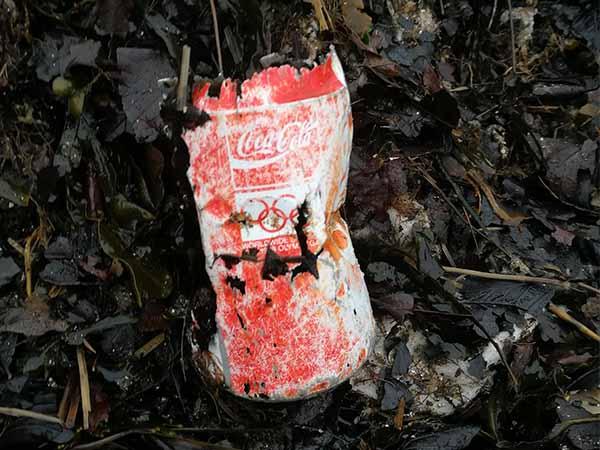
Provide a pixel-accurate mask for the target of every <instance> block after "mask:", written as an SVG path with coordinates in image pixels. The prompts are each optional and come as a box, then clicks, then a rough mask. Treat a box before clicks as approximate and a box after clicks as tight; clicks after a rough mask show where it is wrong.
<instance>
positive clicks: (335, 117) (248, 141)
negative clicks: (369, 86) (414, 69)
mask: <svg viewBox="0 0 600 450" xmlns="http://www.w3.org/2000/svg"><path fill="white" fill-rule="evenodd" d="M208 90H209V86H208V85H204V86H203V87H201V88H200V89H197V90H196V91H195V92H194V95H193V100H194V105H195V106H196V107H197V108H198V109H202V110H204V111H206V112H207V113H208V114H209V116H210V118H211V120H210V121H209V122H207V123H206V124H205V125H204V126H202V127H199V128H197V129H196V130H194V131H190V132H188V133H186V135H185V136H184V138H185V140H186V142H187V144H188V147H189V150H190V161H191V164H190V170H189V174H188V175H189V178H190V181H191V183H192V186H193V188H194V195H195V199H196V204H197V205H198V213H199V214H198V215H199V220H200V227H201V231H202V242H203V247H204V251H205V254H206V258H207V271H208V273H209V276H210V278H211V282H212V284H213V287H214V289H215V292H216V294H217V312H216V320H217V326H218V334H217V336H215V340H214V342H213V345H212V347H211V352H213V353H212V354H213V359H214V360H213V361H212V362H211V363H213V366H214V365H216V366H217V367H218V368H219V369H220V370H219V372H221V371H222V373H223V379H224V382H225V385H226V386H227V387H228V388H229V389H230V390H231V391H232V392H233V393H235V394H237V395H240V396H245V397H250V398H257V397H258V396H260V398H263V399H270V400H287V399H295V398H299V397H302V396H307V395H311V394H314V393H316V392H319V391H321V390H324V389H327V388H329V387H331V386H334V385H336V384H337V383H339V382H340V381H342V380H343V379H345V378H347V377H348V376H349V375H350V374H351V373H352V371H354V370H356V369H357V368H358V367H359V366H360V364H361V363H362V362H363V361H364V359H365V357H366V355H367V354H368V351H369V348H370V345H371V341H372V335H373V320H372V315H371V309H370V305H369V299H368V294H367V292H366V288H365V285H364V281H363V276H362V272H361V271H360V268H359V267H358V263H357V262H356V258H355V256H354V250H353V249H352V243H351V242H350V238H349V236H348V232H347V227H346V225H345V223H344V222H343V220H342V219H341V217H340V215H339V213H338V212H337V211H338V209H339V208H340V207H341V205H342V204H343V201H344V197H345V188H346V180H347V172H348V159H349V152H350V148H351V146H350V144H351V136H352V118H351V114H350V105H349V97H348V92H347V89H346V86H345V81H344V79H343V75H342V74H341V67H340V66H339V62H338V61H337V57H336V56H335V55H334V54H333V55H332V56H330V57H329V58H328V59H327V61H326V62H325V63H324V64H322V65H320V66H317V67H316V68H314V69H312V70H310V71H309V70H302V71H301V73H300V74H298V72H297V71H296V69H294V68H292V67H288V66H285V67H280V68H272V69H267V70H265V71H263V72H261V73H259V74H257V75H255V76H254V77H252V79H250V80H248V81H246V82H244V83H243V84H242V89H241V91H242V96H241V97H237V95H236V92H237V88H236V85H235V83H234V82H231V81H229V80H226V81H225V82H223V84H222V85H221V92H220V96H219V97H216V98H213V97H209V96H208ZM304 203H306V205H307V207H308V211H309V214H308V223H307V225H306V226H305V227H304V233H305V235H306V237H307V239H308V247H309V250H310V251H311V252H313V253H315V254H317V253H319V252H320V253H319V257H318V261H317V268H318V273H319V278H315V276H314V275H313V274H312V273H310V272H302V273H299V274H297V275H296V276H294V277H293V279H292V270H293V269H294V268H295V267H297V266H298V262H297V259H298V257H301V256H302V255H301V249H300V245H299V241H298V236H297V234H296V230H295V225H296V224H297V223H298V215H299V211H300V209H299V207H300V206H301V205H302V204H304ZM236 218H239V219H236ZM267 248H270V249H271V251H274V252H275V253H277V255H279V257H283V258H285V257H288V258H289V257H295V258H296V259H294V260H292V261H290V262H288V263H286V265H287V268H288V269H289V271H288V273H286V274H284V275H279V276H274V277H273V279H272V280H270V279H266V278H265V277H263V266H264V260H265V257H266V252H267ZM251 250H253V251H257V261H251V260H248V259H244V258H241V260H240V262H239V263H237V264H235V265H234V266H233V267H231V268H230V269H228V268H227V267H226V264H225V261H224V260H223V259H222V258H219V255H238V256H241V255H242V253H243V252H244V251H251ZM234 278H236V279H237V280H239V281H241V282H243V283H245V284H244V289H243V290H244V292H243V293H242V292H240V289H239V288H238V287H236V284H234V283H232V284H231V285H230V284H228V282H227V280H228V279H234ZM205 359H206V358H197V360H198V361H205ZM221 369H222V370H221Z"/></svg>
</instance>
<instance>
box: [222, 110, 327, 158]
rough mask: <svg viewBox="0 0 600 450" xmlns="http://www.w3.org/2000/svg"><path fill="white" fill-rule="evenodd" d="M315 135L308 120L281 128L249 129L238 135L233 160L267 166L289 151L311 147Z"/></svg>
mask: <svg viewBox="0 0 600 450" xmlns="http://www.w3.org/2000/svg"><path fill="white" fill-rule="evenodd" d="M315 133H316V126H315V125H314V124H313V123H311V122H310V121H308V120H306V121H295V122H288V123H286V124H285V125H284V126H283V127H281V128H274V127H272V126H270V127H264V126H263V127H255V128H251V129H248V130H246V131H244V132H243V133H241V134H240V136H239V138H238V140H237V143H235V145H234V147H233V152H234V155H233V158H234V159H235V160H238V161H240V162H242V161H244V162H248V163H252V162H255V163H258V164H259V165H264V164H268V163H270V162H272V160H274V159H278V158H279V157H281V156H283V155H284V154H285V153H287V152H289V151H290V150H294V149H299V148H303V147H307V146H309V145H311V143H313V142H314V140H315ZM251 165H252V166H254V165H256V164H251Z"/></svg>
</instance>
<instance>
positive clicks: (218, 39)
mask: <svg viewBox="0 0 600 450" xmlns="http://www.w3.org/2000/svg"><path fill="white" fill-rule="evenodd" d="M210 12H211V14H212V20H213V27H214V29H215V43H216V45H217V61H218V63H219V76H223V55H222V54H221V37H220V36H219V20H218V18H217V7H216V5H215V0H210Z"/></svg>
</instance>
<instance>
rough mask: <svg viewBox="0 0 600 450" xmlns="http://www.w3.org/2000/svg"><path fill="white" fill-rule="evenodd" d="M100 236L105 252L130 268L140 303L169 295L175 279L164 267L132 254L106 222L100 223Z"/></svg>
mask: <svg viewBox="0 0 600 450" xmlns="http://www.w3.org/2000/svg"><path fill="white" fill-rule="evenodd" d="M98 236H99V240H100V245H101V246H102V250H104V253H106V254H107V255H108V256H110V257H111V258H114V259H116V260H118V261H119V262H121V263H123V264H124V265H125V267H127V269H128V270H129V273H130V274H131V278H132V280H133V285H134V288H135V293H136V296H137V300H138V304H140V305H141V304H142V299H143V300H147V299H155V298H159V299H163V298H166V297H168V296H169V294H170V293H171V291H172V289H173V280H172V279H171V275H169V273H168V272H167V271H166V270H165V269H164V268H162V267H160V266H159V265H157V264H154V263H153V262H151V261H150V260H149V258H139V257H137V256H135V255H134V254H132V253H131V251H130V250H129V249H127V248H125V246H124V245H123V242H122V241H121V239H120V238H119V236H118V235H117V234H116V233H115V232H114V231H113V229H112V227H111V226H110V225H108V224H106V223H99V224H98Z"/></svg>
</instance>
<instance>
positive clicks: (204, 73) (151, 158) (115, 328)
mask: <svg viewBox="0 0 600 450" xmlns="http://www.w3.org/2000/svg"><path fill="white" fill-rule="evenodd" d="M215 3H216V12H217V16H218V20H219V35H220V37H221V48H222V55H223V73H224V74H225V75H226V76H228V77H234V78H245V77H247V76H249V75H251V74H252V73H254V72H256V71H258V70H260V69H261V68H263V67H265V66H268V65H272V64H283V63H289V64H293V65H295V66H297V67H302V66H308V65H310V64H311V63H312V62H314V61H315V60H317V61H318V60H319V59H320V58H321V57H322V55H323V54H325V52H326V51H327V49H328V48H329V46H330V45H332V44H334V45H335V47H336V50H337V52H338V55H339V56H340V59H341V61H342V64H343V65H344V69H345V71H346V75H347V79H348V83H349V89H350V92H351V98H352V102H353V114H354V123H355V137H354V149H353V155H352V160H351V168H350V178H349V188H348V199H347V202H346V206H345V208H344V215H345V218H346V220H347V221H348V223H349V225H350V228H351V231H352V236H353V241H354V244H355V247H356V250H357V254H358V257H359V260H360V263H361V267H362V269H363V272H365V276H366V279H367V284H368V286H369V292H370V294H371V298H372V303H373V306H374V309H375V312H376V316H377V320H378V323H379V324H382V325H381V327H380V328H381V329H382V330H383V331H382V332H381V335H382V336H381V340H382V347H381V349H382V352H383V353H382V354H383V355H384V357H383V359H379V360H377V361H373V364H372V370H373V371H374V372H372V373H374V375H372V377H371V381H372V384H373V385H374V386H375V388H376V390H375V397H376V398H375V397H373V396H370V397H369V396H366V395H364V393H361V392H360V391H359V390H358V389H356V386H354V387H353V386H351V385H350V384H349V383H346V384H344V385H342V386H340V387H339V388H338V389H336V390H334V391H332V392H329V393H327V394H324V395H321V396H319V397H315V398H313V399H310V400H306V401H303V402H296V403H290V404H282V405H273V404H263V403H253V402H247V401H243V400H240V399H236V398H233V397H232V396H230V395H228V394H227V393H226V392H223V391H221V390H219V389H218V388H217V387H215V386H212V385H211V384H210V383H209V382H208V381H207V380H206V379H205V378H204V377H203V376H202V375H201V374H199V373H198V372H197V371H196V369H195V368H194V366H193V364H192V355H191V351H190V347H189V337H190V336H188V331H187V330H188V329H189V325H190V322H191V316H190V313H191V312H192V311H194V317H195V318H196V320H197V321H198V324H199V326H200V329H199V331H198V334H197V336H195V338H196V339H198V340H199V341H200V342H204V343H205V342H206V341H207V339H208V337H209V336H210V335H211V333H212V332H213V330H214V298H213V294H212V291H211V288H210V283H209V282H208V279H207V277H206V274H205V271H204V258H203V255H202V251H201V246H200V236H199V230H198V225H197V217H196V211H195V209H194V204H193V199H192V194H191V191H190V188H189V184H188V181H187V178H186V174H185V172H186V169H187V165H188V158H187V150H186V148H185V144H183V142H182V140H181V138H180V135H181V132H182V130H183V129H184V128H186V127H193V126H195V125H197V124H199V123H201V122H202V120H203V116H202V114H201V112H198V111H196V112H194V111H191V112H188V114H183V113H181V112H180V111H178V109H177V108H176V102H175V100H176V93H175V87H176V82H177V80H176V78H175V77H176V76H177V74H178V73H179V67H180V57H181V49H182V46H183V45H186V44H187V45H189V46H190V47H191V49H192V52H191V64H190V67H191V73H192V75H193V77H194V79H193V80H192V79H190V88H191V87H192V85H193V84H198V83H202V82H204V81H205V80H209V79H210V80H213V81H215V80H217V81H218V79H219V64H218V59H219V58H218V56H217V48H216V46H215V40H214V36H215V33H214V28H213V21H212V18H211V8H210V3H209V2H208V1H204V0H202V1H195V0H194V1H193V0H165V1H162V2H156V1H154V2H150V1H145V0H135V1H134V0H127V1H116V0H97V1H94V0H91V1H81V2H69V1H61V0H56V1H44V2H33V1H13V0H0V12H1V14H0V99H1V101H0V117H1V120H0V218H1V220H0V408H1V409H0V413H1V414H0V430H1V431H0V448H3V449H4V448H6V449H9V448H33V447H40V446H41V447H43V448H48V447H49V448H54V447H58V446H60V447H62V448H79V449H93V448H109V449H121V448H145V449H167V448H169V449H192V448H198V449H200V448H202V449H204V448H208V449H213V448H214V449H232V448H235V449H238V448H239V449H325V448H327V449H329V448H331V449H353V448H359V449H361V450H367V449H393V448H401V449H413V450H416V449H440V450H441V449H455V450H458V449H488V448H489V449H492V448H510V449H532V448H540V449H557V448H561V449H563V448H564V449H582V450H593V449H597V448H600V431H599V430H600V425H599V423H598V422H599V421H600V417H599V415H598V414H600V385H599V383H600V365H599V358H598V356H599V352H598V349H599V347H598V345H599V342H598V340H599V339H600V338H599V337H598V333H599V332H600V295H599V293H600V291H599V289H600V281H599V280H600V149H599V146H598V144H599V131H600V81H599V79H600V78H599V76H598V75H599V74H598V63H599V61H600V57H599V55H600V30H599V29H598V28H599V27H600V25H599V24H600V9H599V8H600V6H599V5H598V3H597V2H595V1H592V0H589V1H584V0H582V1H571V2H567V1H565V2H550V1H537V2H525V1H522V2H519V1H512V2H511V1H508V2H507V1H498V2H492V1H490V2H477V1H470V2H469V1H443V2H438V1H421V2H415V1H406V2H399V1H395V0H392V1H382V0H372V1H367V0H366V1H364V5H363V2H361V1H347V2H335V1H325V0H320V1H318V0H313V1H312V2H302V1H294V2H278V1H262V0H249V1H246V0H244V1H242V0H239V1H237V0H219V1H216V2H215ZM509 6H510V9H509ZM190 78H192V77H190ZM158 80H160V81H158ZM189 91H190V89H188V93H189ZM453 269H454V270H453ZM462 269H469V270H474V271H477V272H476V273H475V274H473V273H471V274H470V275H468V274H467V273H466V272H465V271H464V270H462ZM482 273H483V274H482ZM490 273H494V274H498V273H502V274H508V275H515V276H517V278H513V279H510V280H506V279H499V278H498V277H495V276H491V277H490V276H489V274H490ZM485 276H487V277H488V278H484V277H485ZM518 277H520V278H518ZM523 277H534V278H523ZM540 277H543V278H546V279H550V280H549V281H548V280H540ZM383 324H387V325H386V326H383ZM527 326H529V328H527ZM516 329H527V330H528V331H527V332H524V333H522V334H520V335H519V336H516V335H515V334H514V331H515V330H516ZM407 330H413V331H412V332H414V330H417V331H418V332H420V333H422V335H423V336H424V337H423V340H424V342H426V344H427V345H426V348H427V350H426V351H419V352H416V351H415V350H414V347H411V346H410V345H409V346H407V345H405V342H408V341H410V339H409V337H407V336H412V335H414V334H411V333H412V332H411V331H407ZM501 333H505V335H506V336H513V337H512V338H509V339H507V340H504V341H502V345H501V348H500V347H498V348H497V349H495V352H496V353H494V352H492V353H494V354H496V355H497V354H498V353H497V350H500V351H501V352H502V354H503V356H504V358H503V360H502V359H498V360H497V361H496V362H495V363H494V364H493V367H486V364H485V361H484V356H485V355H482V352H481V351H480V350H481V348H483V346H485V345H487V343H488V342H489V340H490V338H492V337H496V336H499V335H500V334H501ZM409 347H410V348H412V349H413V350H412V354H411V350H410V349H409ZM78 354H79V361H78ZM458 360H461V361H462V360H464V361H468V364H469V366H468V370H467V372H468V375H469V377H472V378H473V379H475V380H479V381H481V382H480V383H479V381H478V383H479V384H478V386H479V390H478V391H477V395H476V396H475V397H474V399H472V400H468V401H466V400H465V395H466V387H465V386H462V387H461V385H460V383H458V384H455V385H453V387H452V388H451V389H450V388H448V387H444V386H440V385H439V384H440V383H441V381H440V383H437V382H436V383H434V381H435V380H437V379H438V378H439V380H442V381H443V378H444V377H443V376H440V375H439V374H437V372H435V370H436V369H435V367H437V366H436V364H438V363H439V364H441V363H443V362H447V361H458ZM82 362H84V363H85V364H84V365H85V367H86V368H87V374H88V376H87V381H88V382H89V390H88V389H87V388H86V387H85V385H83V389H82V383H84V384H85V382H83V381H82V379H81V371H82V369H81V366H82ZM430 371H431V372H430ZM464 372H465V371H464V370H462V369H460V370H457V372H455V373H453V376H451V377H449V376H447V374H446V375H445V377H446V378H448V379H461V378H460V377H461V375H462V374H464ZM424 373H428V374H429V375H427V377H424V376H422V375H423V374H424ZM419 374H420V375H421V378H419ZM432 374H433V375H432ZM417 378H418V379H419V382H418V383H416V382H415V379H417ZM484 380H485V382H484ZM446 381H448V380H446ZM419 390H420V391H419ZM88 391H89V414H86V415H87V416H88V417H87V421H86V422H88V423H84V419H83V416H84V414H83V411H82V410H83V409H84V408H86V406H87V402H86V401H85V400H84V401H83V402H82V400H81V397H82V393H83V395H84V397H85V396H86V392H88ZM424 393H425V394H427V393H429V394H431V397H432V398H434V397H435V398H438V399H439V398H449V399H450V400H451V402H454V405H455V407H454V408H453V410H452V411H451V413H449V414H441V413H440V410H439V408H438V409H436V405H435V404H434V402H430V403H431V404H429V403H428V400H427V399H426V398H427V395H425V400H423V397H424V396H423V394H424ZM31 412H34V413H40V414H43V415H44V416H41V417H31V414H28V413H31ZM53 419H54V420H53ZM59 421H60V422H61V423H60V424H59V423H57V422H59Z"/></svg>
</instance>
